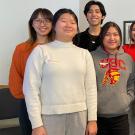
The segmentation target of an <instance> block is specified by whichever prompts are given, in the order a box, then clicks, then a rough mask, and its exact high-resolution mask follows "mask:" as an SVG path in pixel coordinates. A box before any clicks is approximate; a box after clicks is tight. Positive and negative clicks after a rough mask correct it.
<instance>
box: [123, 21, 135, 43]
mask: <svg viewBox="0 0 135 135" xmlns="http://www.w3.org/2000/svg"><path fill="white" fill-rule="evenodd" d="M132 22H133V21H123V44H130V37H129V28H130V25H131V24H132Z"/></svg>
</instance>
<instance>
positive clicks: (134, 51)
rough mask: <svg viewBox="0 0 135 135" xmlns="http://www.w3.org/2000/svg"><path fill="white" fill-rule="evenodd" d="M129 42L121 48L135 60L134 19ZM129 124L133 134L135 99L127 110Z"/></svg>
mask: <svg viewBox="0 0 135 135" xmlns="http://www.w3.org/2000/svg"><path fill="white" fill-rule="evenodd" d="M129 37H130V44H125V45H123V49H124V51H125V52H126V53H128V54H129V55H130V56H131V57H132V58H133V61H134V62H135V21H134V22H132V24H131V25H130V28H129ZM129 124H130V135H134V134H135V101H134V102H133V103H132V105H131V110H130V112H129Z"/></svg>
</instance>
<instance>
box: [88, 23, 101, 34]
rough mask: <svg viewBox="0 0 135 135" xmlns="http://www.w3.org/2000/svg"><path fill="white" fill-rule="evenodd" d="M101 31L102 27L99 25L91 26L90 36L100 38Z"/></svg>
mask: <svg viewBox="0 0 135 135" xmlns="http://www.w3.org/2000/svg"><path fill="white" fill-rule="evenodd" d="M100 31H101V27H100V26H99V25H98V26H90V27H89V30H88V32H89V34H91V35H94V36H98V35H99V34H100Z"/></svg>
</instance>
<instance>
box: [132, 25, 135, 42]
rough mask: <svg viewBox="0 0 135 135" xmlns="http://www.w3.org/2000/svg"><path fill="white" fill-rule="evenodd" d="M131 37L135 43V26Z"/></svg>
mask: <svg viewBox="0 0 135 135" xmlns="http://www.w3.org/2000/svg"><path fill="white" fill-rule="evenodd" d="M131 37H132V39H133V40H134V43H135V24H134V25H133V28H132V31H131Z"/></svg>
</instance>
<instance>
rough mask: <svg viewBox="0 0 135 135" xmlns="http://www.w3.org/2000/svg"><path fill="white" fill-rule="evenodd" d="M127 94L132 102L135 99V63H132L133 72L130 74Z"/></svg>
mask: <svg viewBox="0 0 135 135" xmlns="http://www.w3.org/2000/svg"><path fill="white" fill-rule="evenodd" d="M127 93H128V95H129V97H130V101H131V102H132V101H133V100H134V97H135V62H133V61H132V72H131V73H130V76H129V79H128V82H127Z"/></svg>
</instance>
